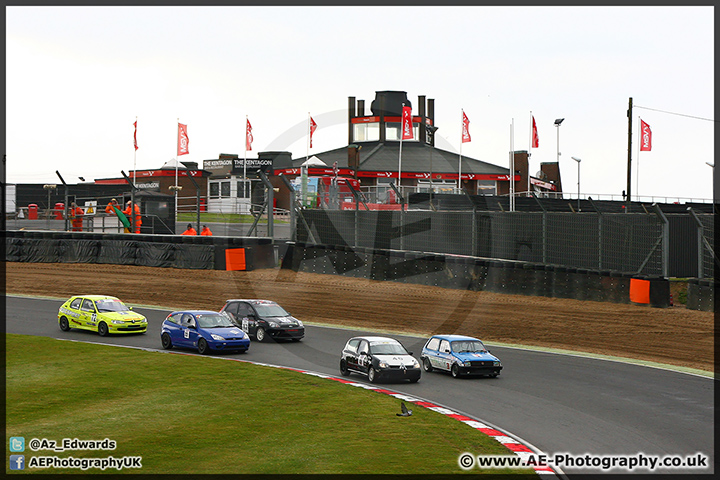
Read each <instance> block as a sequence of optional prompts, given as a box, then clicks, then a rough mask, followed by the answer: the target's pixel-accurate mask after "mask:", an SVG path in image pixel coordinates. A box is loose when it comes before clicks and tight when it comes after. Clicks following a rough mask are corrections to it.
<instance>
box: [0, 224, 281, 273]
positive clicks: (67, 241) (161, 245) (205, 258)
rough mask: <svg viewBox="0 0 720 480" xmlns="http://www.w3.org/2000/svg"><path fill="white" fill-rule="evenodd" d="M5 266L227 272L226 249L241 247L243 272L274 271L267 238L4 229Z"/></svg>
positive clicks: (270, 246) (271, 250)
mask: <svg viewBox="0 0 720 480" xmlns="http://www.w3.org/2000/svg"><path fill="white" fill-rule="evenodd" d="M4 235H5V259H6V261H8V262H34V263H108V264H114V265H138V266H144V267H163V268H189V269H206V270H225V269H226V266H225V251H226V250H227V249H235V248H243V249H245V259H246V270H252V269H256V268H274V267H276V266H277V265H276V260H275V247H274V245H273V243H272V239H270V238H245V237H242V238H236V237H220V236H207V237H203V236H183V235H135V234H103V233H81V232H47V231H43V232H40V231H7V232H4Z"/></svg>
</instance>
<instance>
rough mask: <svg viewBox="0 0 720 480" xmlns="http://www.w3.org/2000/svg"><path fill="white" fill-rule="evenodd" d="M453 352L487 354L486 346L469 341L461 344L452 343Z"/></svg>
mask: <svg viewBox="0 0 720 480" xmlns="http://www.w3.org/2000/svg"><path fill="white" fill-rule="evenodd" d="M451 348H452V351H453V352H455V353H469V352H470V353H471V352H478V353H483V352H485V351H486V350H485V345H483V344H482V342H473V341H469V340H463V341H461V342H452V345H451Z"/></svg>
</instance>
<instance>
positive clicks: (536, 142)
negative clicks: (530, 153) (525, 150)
mask: <svg viewBox="0 0 720 480" xmlns="http://www.w3.org/2000/svg"><path fill="white" fill-rule="evenodd" d="M532 121H533V126H532V148H538V145H540V137H538V133H537V125H535V116H534V115H533V117H532Z"/></svg>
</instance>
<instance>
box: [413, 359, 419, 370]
mask: <svg viewBox="0 0 720 480" xmlns="http://www.w3.org/2000/svg"><path fill="white" fill-rule="evenodd" d="M412 366H413V368H420V363H418V361H417V360H415V359H414V358H413V361H412Z"/></svg>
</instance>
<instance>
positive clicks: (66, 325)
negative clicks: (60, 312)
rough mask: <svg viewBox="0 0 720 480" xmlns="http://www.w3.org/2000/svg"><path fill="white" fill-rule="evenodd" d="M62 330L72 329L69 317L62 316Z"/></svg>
mask: <svg viewBox="0 0 720 480" xmlns="http://www.w3.org/2000/svg"><path fill="white" fill-rule="evenodd" d="M60 330H62V331H63V332H69V331H70V324H69V323H68V319H67V318H65V317H60Z"/></svg>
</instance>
